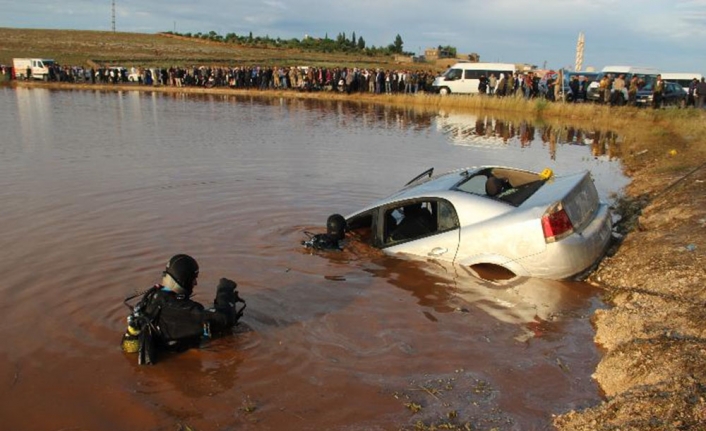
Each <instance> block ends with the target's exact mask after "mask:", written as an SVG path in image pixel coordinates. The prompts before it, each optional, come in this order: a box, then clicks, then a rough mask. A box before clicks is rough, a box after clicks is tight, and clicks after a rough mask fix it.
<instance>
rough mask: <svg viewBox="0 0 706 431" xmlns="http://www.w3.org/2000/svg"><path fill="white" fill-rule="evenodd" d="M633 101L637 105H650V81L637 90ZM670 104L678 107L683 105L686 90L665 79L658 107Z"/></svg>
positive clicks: (684, 103)
mask: <svg viewBox="0 0 706 431" xmlns="http://www.w3.org/2000/svg"><path fill="white" fill-rule="evenodd" d="M635 102H636V103H637V106H652V83H649V84H647V85H645V86H644V87H642V89H641V90H639V91H638V92H637V98H636V100H635ZM670 105H672V106H678V107H680V108H681V107H683V106H685V105H686V92H685V91H684V88H683V87H682V86H681V85H679V84H677V83H676V82H666V81H665V82H664V93H663V96H662V104H661V106H660V107H662V106H670Z"/></svg>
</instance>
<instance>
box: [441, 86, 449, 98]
mask: <svg viewBox="0 0 706 431" xmlns="http://www.w3.org/2000/svg"><path fill="white" fill-rule="evenodd" d="M439 94H441V95H442V96H446V95H447V94H451V91H449V89H448V88H447V87H441V88H440V89H439Z"/></svg>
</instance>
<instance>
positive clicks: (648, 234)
mask: <svg viewBox="0 0 706 431" xmlns="http://www.w3.org/2000/svg"><path fill="white" fill-rule="evenodd" d="M702 140H703V138H700V139H699V140H698V141H697V142H694V143H693V144H692V145H700V146H701V145H703V142H702ZM664 144H665V146H666V145H669V143H668V142H665V143H664ZM667 151H668V150H667V149H666V148H665V150H664V152H661V153H660V154H659V155H657V156H656V157H654V158H652V157H653V156H649V155H648V154H649V153H645V154H642V155H641V156H636V157H645V158H648V157H649V158H651V160H646V161H644V162H638V163H632V164H633V165H635V164H637V165H639V166H637V167H636V169H635V170H633V171H632V172H630V175H631V177H632V179H633V182H632V184H631V185H630V187H629V188H628V190H627V199H626V200H625V201H624V202H623V205H622V208H621V209H620V210H621V212H622V213H623V215H624V219H623V224H624V228H625V229H631V230H630V232H629V233H628V234H627V235H626V236H625V239H624V241H623V242H622V244H620V246H619V247H618V248H617V251H616V252H615V254H614V255H612V256H611V257H608V258H606V259H605V260H604V261H603V262H602V263H601V265H600V267H599V269H598V270H597V271H596V272H595V273H594V274H592V276H591V280H592V281H594V282H596V283H597V284H599V285H601V286H603V287H605V289H606V296H607V298H608V302H609V303H610V304H611V305H613V307H612V308H610V309H607V310H600V311H598V312H597V313H596V314H595V316H594V323H595V326H596V342H597V343H598V344H599V345H601V346H602V347H603V348H604V349H605V354H604V356H603V359H602V360H601V362H600V364H599V365H598V369H597V370H596V372H595V374H594V377H595V379H596V381H597V382H598V383H599V384H600V387H601V388H602V390H603V391H604V392H605V395H606V401H605V402H603V403H602V404H601V405H599V406H596V407H594V408H591V409H588V410H585V411H582V412H571V413H568V414H565V415H563V416H560V417H557V418H556V420H555V425H556V426H557V428H558V429H560V430H566V431H568V430H572V431H582V430H621V431H627V430H640V431H647V430H655V431H656V430H704V429H706V283H705V281H706V271H705V269H704V268H705V264H706V258H705V254H704V251H705V250H706V164H705V163H704V161H703V160H701V161H698V162H700V163H701V164H700V165H698V164H697V165H696V167H693V160H691V162H692V163H691V167H689V168H684V169H679V170H672V171H670V172H666V173H660V172H661V171H662V170H663V169H662V168H663V165H664V162H663V161H662V159H663V158H664V157H679V156H682V157H689V155H690V154H691V153H690V152H688V151H687V152H686V153H685V154H680V153H676V154H675V153H674V152H672V154H671V156H667V154H669V153H668V152H667ZM698 153H700V151H696V154H698ZM630 165H631V163H629V162H628V166H630Z"/></svg>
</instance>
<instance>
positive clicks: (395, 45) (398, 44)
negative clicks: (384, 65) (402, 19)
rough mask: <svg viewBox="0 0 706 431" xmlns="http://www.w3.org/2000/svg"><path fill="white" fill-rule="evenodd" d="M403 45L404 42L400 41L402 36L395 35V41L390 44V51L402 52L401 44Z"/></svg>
mask: <svg viewBox="0 0 706 431" xmlns="http://www.w3.org/2000/svg"><path fill="white" fill-rule="evenodd" d="M403 45H404V42H402V36H400V35H399V34H398V35H397V36H396V37H395V41H394V42H393V44H392V49H391V51H392V52H394V53H396V54H402V46H403Z"/></svg>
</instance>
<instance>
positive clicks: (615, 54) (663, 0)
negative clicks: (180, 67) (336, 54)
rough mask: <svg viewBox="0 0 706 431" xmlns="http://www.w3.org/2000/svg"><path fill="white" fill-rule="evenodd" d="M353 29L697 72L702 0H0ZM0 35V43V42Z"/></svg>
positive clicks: (152, 22) (568, 64)
mask: <svg viewBox="0 0 706 431" xmlns="http://www.w3.org/2000/svg"><path fill="white" fill-rule="evenodd" d="M113 3H114V4H115V30H116V31H119V32H137V33H158V32H163V31H176V32H179V33H187V32H189V33H197V32H201V33H208V32H210V31H215V32H216V33H218V34H220V35H226V34H227V33H235V34H238V35H247V34H249V33H250V32H252V33H253V35H254V36H269V37H272V38H277V37H280V38H282V39H291V38H297V39H302V38H304V37H305V36H307V35H308V36H311V37H324V36H326V35H328V37H330V38H332V39H335V38H336V36H337V35H338V34H340V33H344V34H345V35H346V37H348V38H350V37H351V35H352V33H354V32H355V35H356V38H358V37H362V38H363V39H364V40H365V43H366V45H367V46H373V45H374V46H378V47H379V46H387V45H389V44H391V43H393V42H394V40H395V37H396V36H397V35H398V34H399V35H400V37H401V38H402V41H403V43H404V45H403V49H404V50H405V51H408V52H412V53H415V54H418V55H420V54H423V53H424V49H425V48H430V47H437V46H440V45H441V46H453V47H456V49H457V51H458V52H459V53H472V52H474V53H478V54H479V55H480V59H481V61H485V62H507V63H527V64H532V65H536V66H538V67H540V68H551V69H558V68H561V67H565V68H569V69H572V70H573V69H574V66H575V63H576V45H577V40H578V35H579V33H580V32H582V33H583V34H584V38H585V44H584V55H583V70H586V68H587V67H593V68H595V69H597V70H600V69H601V68H603V67H604V66H607V65H630V66H643V67H654V68H657V69H658V70H660V71H662V72H695V73H702V74H706V0H671V1H670V0H534V1H528V0H431V1H430V0H424V1H422V0H357V1H330V0H328V1H323V0H287V1H280V0H255V1H253V0H247V1H244V0H207V1H205V2H201V1H195V0H188V1H183V0H169V1H165V0H139V1H138V0H99V1H97V0H62V1H56V0H21V1H17V0H0V27H13V28H45V29H71V30H103V31H110V30H112V25H113ZM0 43H1V41H0Z"/></svg>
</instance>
